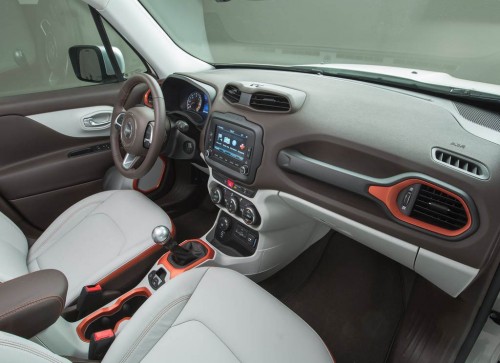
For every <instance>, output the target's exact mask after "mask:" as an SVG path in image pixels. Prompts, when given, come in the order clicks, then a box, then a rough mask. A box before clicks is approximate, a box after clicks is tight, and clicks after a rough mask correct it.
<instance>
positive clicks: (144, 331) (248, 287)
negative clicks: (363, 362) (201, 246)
mask: <svg viewBox="0 0 500 363" xmlns="http://www.w3.org/2000/svg"><path fill="white" fill-rule="evenodd" d="M161 357H165V361H169V360H172V361H183V362H186V363H188V362H199V361H203V362H207V363H221V362H237V361H240V362H259V363H285V362H286V363H288V362H317V363H332V362H333V358H332V357H331V355H330V353H329V351H328V349H327V347H326V346H325V344H324V343H323V341H322V340H321V338H320V337H319V336H318V334H317V333H316V332H314V330H312V328H311V327H309V326H308V325H307V324H306V323H305V322H304V321H303V320H302V319H300V318H299V317H298V316H297V315H296V314H295V313H293V312H292V311H291V310H290V309H288V308H287V307H286V306H285V305H283V304H282V303H281V302H280V301H278V300H277V299H276V298H274V297H273V296H271V295H270V294H269V293H267V292H266V291H265V290H263V289H262V288H261V287H259V286H258V285H256V284H255V283H254V282H252V281H251V280H250V279H248V278H247V277H245V276H243V275H241V274H239V273H237V272H235V271H232V270H229V269H223V268H216V267H210V268H197V269H194V270H190V271H187V272H186V273H184V274H182V275H180V276H178V277H176V278H175V279H173V280H171V281H169V282H168V283H167V284H166V285H164V286H163V287H162V288H160V289H159V290H158V291H157V293H155V294H154V295H153V296H152V297H151V298H150V299H149V300H148V301H146V303H145V304H144V305H142V306H141V308H140V309H139V311H138V312H137V313H136V314H135V315H134V316H133V317H132V319H131V320H130V322H129V324H128V325H127V326H126V328H125V329H124V330H123V332H122V333H121V334H119V335H118V337H117V339H116V341H115V342H114V343H113V345H112V346H111V349H110V350H109V352H108V354H107V355H106V356H105V358H104V360H103V363H118V362H119V363H131V362H134V363H135V362H148V363H149V362H157V361H159V358H161Z"/></svg>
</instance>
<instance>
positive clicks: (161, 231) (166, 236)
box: [151, 226, 175, 251]
mask: <svg viewBox="0 0 500 363" xmlns="http://www.w3.org/2000/svg"><path fill="white" fill-rule="evenodd" d="M151 238H153V241H154V243H156V244H157V245H160V246H162V247H165V248H166V249H167V250H168V251H170V250H171V248H172V246H170V244H171V243H170V242H172V234H171V233H170V230H169V229H168V228H167V227H165V226H158V227H155V229H153V232H152V233H151ZM174 243H175V242H174Z"/></svg>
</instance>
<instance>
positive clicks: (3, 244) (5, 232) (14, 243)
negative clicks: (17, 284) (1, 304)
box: [0, 213, 28, 282]
mask: <svg viewBox="0 0 500 363" xmlns="http://www.w3.org/2000/svg"><path fill="white" fill-rule="evenodd" d="M0 231H1V234H0V266H1V268H0V282H4V281H8V280H10V279H13V278H15V277H19V276H22V275H25V274H27V273H28V267H27V262H26V258H27V255H28V241H27V240H26V237H25V236H24V234H23V232H21V230H20V229H19V228H18V227H17V226H16V225H15V224H14V222H12V221H11V220H10V219H9V218H8V217H7V216H5V215H3V214H2V213H0Z"/></svg>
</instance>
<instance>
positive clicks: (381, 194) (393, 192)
mask: <svg viewBox="0 0 500 363" xmlns="http://www.w3.org/2000/svg"><path fill="white" fill-rule="evenodd" d="M412 184H423V185H427V186H430V187H432V188H435V189H437V190H439V191H441V192H443V193H446V194H448V195H451V196H452V197H454V198H456V199H457V200H458V201H459V202H460V204H462V206H463V207H464V210H465V213H466V214H467V224H466V225H465V226H464V227H462V228H460V229H458V230H456V231H450V230H448V229H445V228H441V227H437V226H434V225H432V224H429V223H425V222H422V221H420V220H418V219H415V218H412V217H410V216H407V215H406V214H404V213H402V212H401V211H400V210H399V207H398V205H397V200H398V195H399V193H401V191H402V190H403V189H405V188H406V187H409V186H410V185H412ZM368 192H369V193H370V194H371V195H373V196H374V197H375V198H377V199H379V200H380V201H382V203H384V204H385V205H386V207H387V208H388V209H389V211H390V212H391V214H392V215H393V216H394V217H396V218H397V219H399V220H401V221H403V222H406V223H409V224H411V225H414V226H417V227H420V228H422V229H425V230H428V231H431V232H434V233H437V234H441V235H443V236H447V237H456V236H458V235H460V234H462V233H464V232H466V231H467V230H468V229H469V228H470V227H471V226H472V216H471V213H470V210H469V207H468V206H467V203H465V201H464V200H463V199H462V198H461V197H460V196H458V195H456V194H455V193H453V192H450V191H449V190H446V189H444V188H441V187H439V186H437V185H435V184H432V183H429V182H427V181H425V180H420V179H408V180H404V181H402V182H400V183H398V184H395V185H391V186H387V187H385V186H376V185H372V186H370V187H369V188H368Z"/></svg>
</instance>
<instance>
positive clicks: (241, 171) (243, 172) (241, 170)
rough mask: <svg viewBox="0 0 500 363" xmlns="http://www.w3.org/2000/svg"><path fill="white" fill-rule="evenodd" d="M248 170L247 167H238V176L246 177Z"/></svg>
mask: <svg viewBox="0 0 500 363" xmlns="http://www.w3.org/2000/svg"><path fill="white" fill-rule="evenodd" d="M249 170H250V169H249V168H248V165H242V166H240V174H243V175H248V172H249Z"/></svg>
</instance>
